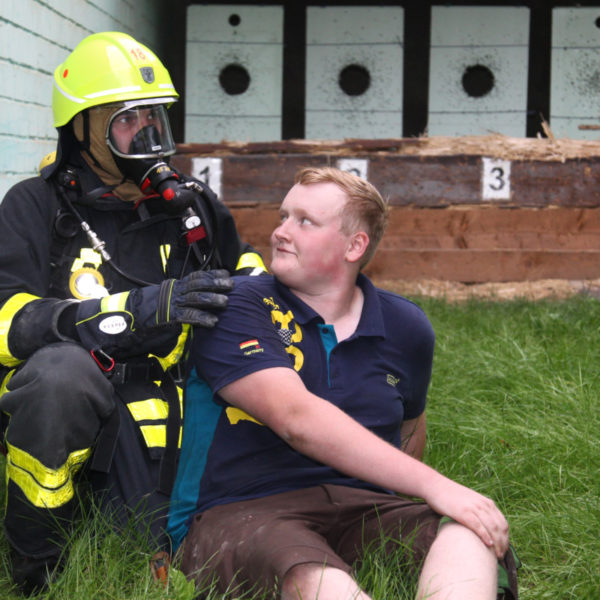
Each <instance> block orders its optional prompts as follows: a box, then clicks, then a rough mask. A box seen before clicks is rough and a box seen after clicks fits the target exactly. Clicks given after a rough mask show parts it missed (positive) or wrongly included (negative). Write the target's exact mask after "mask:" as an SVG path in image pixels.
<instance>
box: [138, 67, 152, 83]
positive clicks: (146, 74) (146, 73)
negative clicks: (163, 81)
mask: <svg viewBox="0 0 600 600" xmlns="http://www.w3.org/2000/svg"><path fill="white" fill-rule="evenodd" d="M140 73H141V74H142V79H143V80H144V81H145V82H146V83H154V69H153V68H152V67H140Z"/></svg>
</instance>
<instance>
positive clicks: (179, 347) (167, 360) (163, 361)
mask: <svg viewBox="0 0 600 600" xmlns="http://www.w3.org/2000/svg"><path fill="white" fill-rule="evenodd" d="M189 331H190V326H189V325H188V324H187V323H184V324H183V325H182V326H181V333H180V334H179V337H178V338H177V344H176V345H175V347H174V348H173V350H171V352H169V354H167V355H166V356H156V354H150V355H149V356H151V357H153V358H156V360H157V361H158V362H159V363H160V366H161V367H162V368H163V369H164V370H165V371H166V370H167V369H170V368H171V367H172V366H174V365H176V364H177V363H178V362H179V361H180V360H181V357H182V356H183V350H184V348H185V342H186V341H187V336H188V333H189Z"/></svg>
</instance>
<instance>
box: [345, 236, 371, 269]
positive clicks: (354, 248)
mask: <svg viewBox="0 0 600 600" xmlns="http://www.w3.org/2000/svg"><path fill="white" fill-rule="evenodd" d="M368 247H369V236H368V235H367V234H366V233H365V232H364V231H357V232H356V233H353V234H352V237H351V238H350V242H349V244H348V250H347V251H346V260H347V261H348V262H352V263H353V262H358V261H360V259H361V258H362V257H363V255H364V253H365V252H366V251H367V248H368Z"/></svg>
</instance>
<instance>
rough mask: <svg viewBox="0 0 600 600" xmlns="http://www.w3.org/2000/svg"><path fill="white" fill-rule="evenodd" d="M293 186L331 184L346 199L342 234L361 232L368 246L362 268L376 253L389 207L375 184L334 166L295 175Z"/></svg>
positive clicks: (385, 224)
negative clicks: (367, 238)
mask: <svg viewBox="0 0 600 600" xmlns="http://www.w3.org/2000/svg"><path fill="white" fill-rule="evenodd" d="M295 183H296V184H300V185H310V184H312V183H334V184H335V185H337V186H338V187H339V188H340V189H341V190H342V191H343V192H344V193H345V194H346V196H347V198H348V200H347V201H346V204H345V205H344V208H343V209H342V214H341V215H340V216H341V218H342V232H343V233H344V234H346V235H350V234H352V233H356V232H357V231H361V230H364V231H365V233H366V234H367V235H368V236H369V246H368V247H367V250H366V252H365V254H364V256H363V258H362V260H361V263H360V266H361V268H362V267H364V266H365V265H366V264H367V263H368V262H369V261H370V260H371V258H373V255H374V254H375V250H376V249H377V245H378V244H379V242H380V241H381V238H382V237H383V234H384V232H385V228H386V226H387V222H388V214H389V206H388V203H387V202H386V201H385V200H384V199H383V198H382V196H381V194H380V193H379V192H378V191H377V189H376V188H375V186H374V185H372V184H371V183H369V182H368V181H367V180H366V179H363V178H362V177H358V175H354V174H353V173H349V172H348V171H341V170H340V169H336V168H334V167H307V168H304V169H301V170H300V171H298V173H297V174H296V179H295Z"/></svg>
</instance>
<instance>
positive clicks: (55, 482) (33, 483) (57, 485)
mask: <svg viewBox="0 0 600 600" xmlns="http://www.w3.org/2000/svg"><path fill="white" fill-rule="evenodd" d="M7 446H8V460H7V463H6V474H7V478H8V479H12V480H13V481H14V482H15V484H16V485H17V486H18V487H19V488H20V489H21V490H22V491H23V493H24V494H25V497H26V498H27V500H29V502H31V503H32V504H33V505H34V506H38V507H40V508H57V507H59V506H62V505H64V504H65V503H66V502H68V501H69V500H70V499H71V498H72V497H73V493H74V488H73V475H74V474H75V473H77V471H79V469H80V468H81V466H82V465H83V463H84V462H85V461H86V460H87V459H88V458H89V456H90V454H91V453H92V449H91V448H84V449H83V450H76V451H75V452H71V454H69V457H68V458H67V460H66V462H65V463H64V464H63V465H62V466H61V467H60V468H58V469H50V468H49V467H46V466H45V465H44V464H42V463H41V462H40V461H39V460H37V459H36V458H34V457H33V456H31V454H29V453H28V452H25V451H24V450H20V449H19V448H15V447H14V446H12V445H11V444H7Z"/></svg>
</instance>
